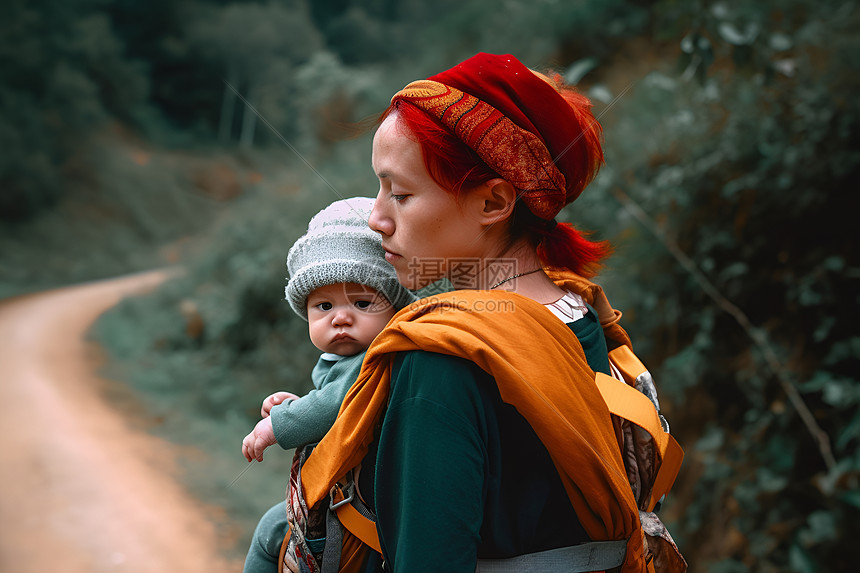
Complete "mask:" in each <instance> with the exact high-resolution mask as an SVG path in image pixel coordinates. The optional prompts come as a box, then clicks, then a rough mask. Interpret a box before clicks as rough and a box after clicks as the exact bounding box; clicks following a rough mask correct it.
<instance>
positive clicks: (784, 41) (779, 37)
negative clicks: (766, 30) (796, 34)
mask: <svg viewBox="0 0 860 573" xmlns="http://www.w3.org/2000/svg"><path fill="white" fill-rule="evenodd" d="M769 43H770V47H771V49H773V50H776V51H777V52H782V51H784V50H788V49H790V48H791V47H792V46H794V42H793V41H792V39H791V37H790V36H788V35H787V34H781V33H779V32H777V33H776V34H772V35H771V36H770V42H769Z"/></svg>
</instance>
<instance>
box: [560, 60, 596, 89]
mask: <svg viewBox="0 0 860 573" xmlns="http://www.w3.org/2000/svg"><path fill="white" fill-rule="evenodd" d="M596 67H597V58H583V59H581V60H577V61H575V62H573V63H572V64H571V65H570V66H569V67H568V68H567V70H566V71H565V72H564V81H565V82H566V83H568V84H570V85H576V84H578V83H579V80H581V79H582V78H584V77H585V75H586V74H587V73H588V72H590V71H591V70H593V69H594V68H596Z"/></svg>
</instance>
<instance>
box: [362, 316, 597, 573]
mask: <svg viewBox="0 0 860 573" xmlns="http://www.w3.org/2000/svg"><path fill="white" fill-rule="evenodd" d="M596 316H597V313H595V312H593V311H591V312H589V313H588V314H586V316H585V317H584V318H582V319H580V320H577V321H576V322H575V323H573V324H571V325H569V326H570V327H571V329H572V330H573V331H574V333H575V334H576V335H577V337H578V338H579V340H580V343H581V344H582V346H583V350H584V351H585V354H586V358H587V359H588V362H589V365H590V366H591V367H592V369H594V370H598V371H602V372H605V373H607V374H608V373H609V361H608V357H607V351H606V342H605V340H604V337H603V331H602V329H601V328H600V325H599V323H598V322H597V319H596ZM560 383H563V381H560ZM376 446H378V451H375V450H374V449H373V448H372V449H371V453H370V454H369V455H368V457H367V458H366V459H365V463H364V465H363V467H362V473H361V477H360V483H361V490H362V493H363V494H365V497H366V498H368V497H370V498H371V499H369V500H368V501H369V502H370V503H371V506H373V505H375V508H376V514H377V520H378V521H377V529H378V531H379V534H380V541H381V543H382V549H383V553H384V556H385V559H386V562H387V566H386V570H388V571H391V570H393V571H400V572H410V573H411V572H421V571H446V572H448V571H450V572H460V571H462V572H464V573H465V572H468V573H473V572H474V571H475V562H476V560H477V559H479V558H486V559H490V558H505V557H512V556H515V555H521V554H523V553H531V552H534V551H542V550H546V549H553V548H556V547H563V546H567V545H573V544H577V543H582V542H585V541H588V540H589V538H588V536H587V535H586V533H585V531H584V530H583V528H582V526H581V524H580V522H579V520H578V518H577V517H576V514H575V512H574V511H573V507H572V506H571V504H570V502H569V500H568V496H567V494H566V492H565V490H564V487H563V486H562V484H561V480H560V478H559V477H558V473H557V471H556V469H555V467H554V465H553V463H552V460H551V458H550V456H549V453H548V452H547V450H546V448H545V447H544V446H543V444H542V443H541V442H540V440H539V439H538V438H537V436H536V435H535V433H534V431H533V430H532V428H531V426H530V425H529V424H528V423H527V422H526V420H525V418H523V417H522V416H521V415H520V414H519V413H518V412H517V411H516V407H515V405H511V404H505V403H503V402H502V400H501V397H500V396H499V391H498V388H497V386H496V384H495V381H494V380H493V379H492V377H490V376H489V374H487V373H486V372H484V371H483V370H481V369H480V368H478V367H477V366H476V365H475V364H474V363H472V362H469V361H468V360H465V359H462V358H456V357H451V356H445V355H441V354H435V353H430V352H424V351H412V352H406V353H402V354H400V355H398V356H397V358H396V360H395V363H394V369H393V373H392V381H391V397H390V401H389V406H388V410H387V412H386V414H385V418H384V421H383V423H382V426H381V430H380V434H379V439H378V442H377V443H376ZM374 462H375V465H376V468H375V473H374V470H373V465H374ZM368 466H369V467H368ZM374 479H375V483H374V485H373V487H372V488H371V487H369V486H368V485H367V484H368V483H370V482H373V481H374ZM368 490H372V491H368ZM368 494H370V495H368ZM369 565H370V567H369V568H370V569H373V568H374V566H375V565H374V564H369Z"/></svg>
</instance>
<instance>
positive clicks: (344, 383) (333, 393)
mask: <svg viewBox="0 0 860 573" xmlns="http://www.w3.org/2000/svg"><path fill="white" fill-rule="evenodd" d="M363 359H364V353H361V354H357V355H355V356H349V357H347V358H343V359H341V360H340V361H338V362H337V363H335V364H334V365H333V366H332V367H331V369H330V370H329V371H328V373H327V374H326V376H325V379H324V380H323V381H321V382H320V384H319V385H318V387H317V388H314V389H313V390H311V391H310V392H308V393H307V394H306V395H304V396H302V397H301V398H299V399H298V400H292V401H289V402H284V403H283V404H278V405H277V406H275V407H273V408H272V410H271V412H270V416H271V417H272V429H273V430H274V432H275V439H276V440H277V441H278V445H280V446H281V447H282V448H284V449H285V450H289V449H292V448H297V447H299V446H303V445H305V444H313V443H316V442H318V441H320V440H321V439H322V438H323V436H325V435H326V433H327V432H328V431H329V430H330V429H331V427H332V424H334V421H335V419H336V418H337V413H338V411H339V410H340V405H341V403H342V402H343V398H344V396H346V393H347V392H348V391H349V389H350V387H351V386H352V384H353V383H354V382H355V380H356V378H357V377H358V373H359V371H360V370H361V363H362V360H363ZM315 386H317V384H315Z"/></svg>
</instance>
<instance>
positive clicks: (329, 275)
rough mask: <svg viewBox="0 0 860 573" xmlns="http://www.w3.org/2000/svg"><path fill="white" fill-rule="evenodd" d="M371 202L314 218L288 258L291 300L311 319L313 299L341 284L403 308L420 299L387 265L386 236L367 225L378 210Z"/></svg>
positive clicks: (334, 207) (336, 206) (347, 203)
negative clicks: (360, 287) (316, 293)
mask: <svg viewBox="0 0 860 573" xmlns="http://www.w3.org/2000/svg"><path fill="white" fill-rule="evenodd" d="M373 201H374V200H373V199H371V198H370V197H353V198H351V199H343V200H341V201H335V202H334V203H332V204H331V205H329V206H328V207H326V208H325V209H323V210H322V211H320V212H319V213H317V214H316V215H314V217H313V218H312V219H311V222H310V224H308V232H307V233H305V234H304V235H303V236H302V237H301V238H299V240H298V241H296V243H295V244H294V245H293V248H291V249H290V252H289V254H288V255H287V271H288V272H289V274H290V278H289V282H287V288H286V289H285V290H286V295H287V300H288V301H289V303H290V306H291V307H292V308H293V310H294V311H295V312H296V314H298V315H299V316H300V317H302V318H303V319H305V320H307V319H308V309H307V300H308V295H310V293H311V292H313V291H314V290H315V289H318V288H320V287H322V286H327V285H331V284H337V283H358V284H361V285H365V286H368V287H370V288H372V289H375V290H377V291H379V292H380V293H382V295H384V296H385V298H387V299H388V301H389V302H390V303H391V304H392V305H394V307H395V308H397V309H401V308H403V307H404V306H406V305H408V304H409V303H411V302H412V301H414V300H415V299H416V296H415V295H414V294H413V293H412V292H411V291H409V290H407V289H406V288H404V287H403V286H401V285H400V283H399V282H397V273H396V272H395V271H394V267H392V266H391V263H389V262H388V261H386V260H385V250H384V249H383V248H382V237H380V236H379V233H377V232H375V231H373V230H372V229H371V228H370V227H368V226H367V221H368V219H369V218H370V211H371V210H372V209H373Z"/></svg>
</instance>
